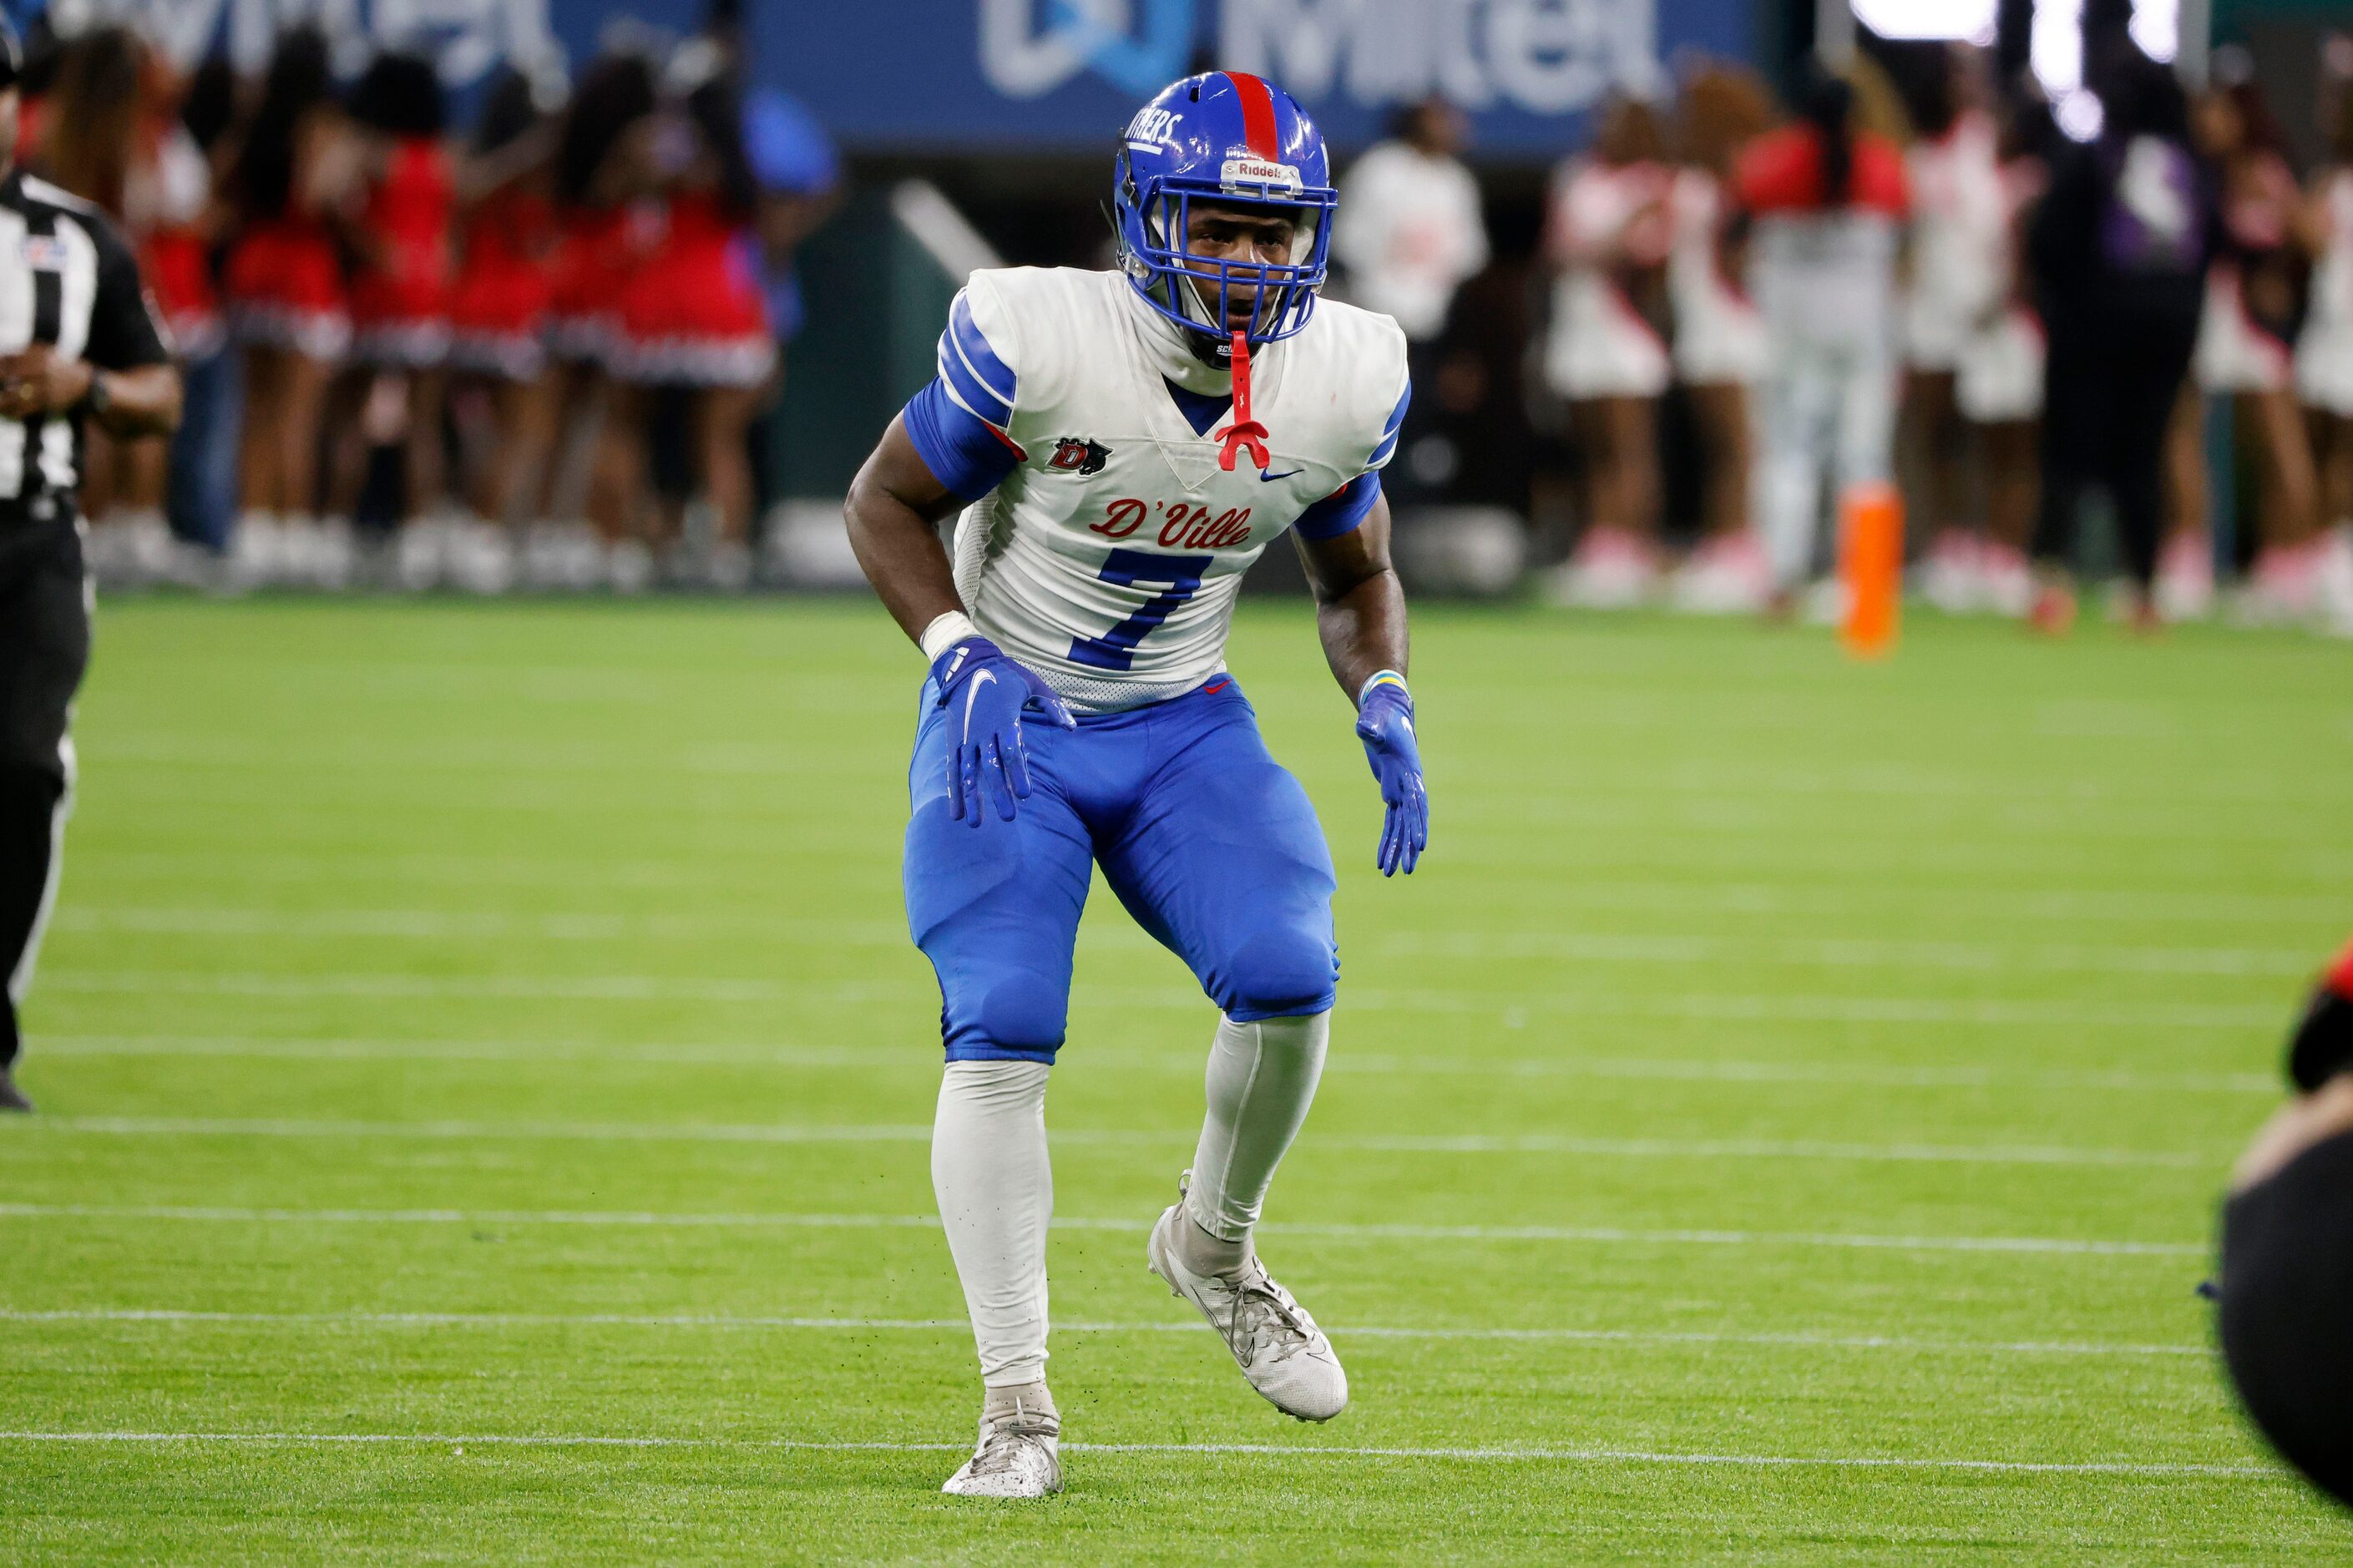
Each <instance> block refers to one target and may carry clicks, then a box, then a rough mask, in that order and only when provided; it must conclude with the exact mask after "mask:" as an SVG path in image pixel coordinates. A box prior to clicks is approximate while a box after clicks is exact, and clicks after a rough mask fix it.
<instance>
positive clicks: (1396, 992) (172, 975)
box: [42, 970, 2285, 1031]
mask: <svg viewBox="0 0 2353 1568" xmlns="http://www.w3.org/2000/svg"><path fill="white" fill-rule="evenodd" d="M42 985H43V987H44V988H45V989H46V990H47V991H49V992H52V993H54V992H60V991H63V992H73V993H79V994H100V995H121V994H135V995H174V996H240V997H286V998H296V997H311V996H370V997H386V998H431V997H448V998H473V999H493V1000H512V1001H575V1002H742V1003H757V1004H762V1005H791V1004H796V1003H797V1004H803V1005H807V1004H818V1005H874V1004H885V1005H889V1004H897V1005H906V1006H909V1007H925V1006H935V1005H936V1003H937V994H936V993H935V992H934V990H933V988H932V987H930V986H928V985H925V984H923V983H921V982H920V981H916V980H913V979H910V980H909V981H905V982H871V983H860V984H830V985H828V984H816V985H803V984H791V983H789V982H786V981H779V980H759V979H749V978H725V977H712V978H686V977H681V976H676V975H652V974H583V975H550V974H499V975H467V974H398V973H313V974H271V973H250V972H247V973H239V972H235V971H196V970H79V971H68V972H66V973H52V974H46V975H44V976H43V977H42ZM1072 1002H1073V1005H1077V1006H1080V1007H1090V1006H1093V1007H1120V1008H1155V1009H1178V1010H1183V1011H1187V1012H1194V1011H1204V1010H1206V1008H1207V1007H1208V1003H1207V1002H1205V1001H1204V1000H1203V998H1202V996H1201V994H1199V993H1198V991H1193V990H1189V989H1187V988H1183V987H1177V986H1171V987H1167V988H1166V989H1139V988H1114V987H1110V986H1095V985H1081V986H1080V987H1079V988H1078V989H1077V990H1076V992H1075V993H1074V994H1073V995H1072ZM1342 1005H1344V1006H1346V1007H1351V1008H1362V1009H1384V1010H1388V1011H1392V1012H1416V1013H1436V1014H1448V1015H1460V1014H1479V1015H1489V1016H1497V1015H1500V1016H1513V1015H1518V1016H1525V1015H1527V1014H1530V1013H1546V1014H1555V1013H1557V1014H1566V1015H1569V1016H1582V1017H1623V1018H1695V1019H1716V1020H1770V1019H1781V1020H1790V1021H1799V1022H1815V1023H1885V1024H1966V1025H1978V1026H1991V1025H2021V1026H2038V1027H2067V1028H2092V1027H2103V1026H2105V1027H2126V1028H2136V1029H2148V1028H2180V1029H2190V1028H2200V1029H2204V1028H2211V1029H2232V1030H2257V1029H2260V1030H2265V1031H2275V1030H2277V1029H2278V1028H2279V1027H2281V1026H2282V1019H2283V1017H2284V1016H2285V1015H2284V1012H2283V1009H2282V1008H2281V1007H2280V1006H2278V1005H2271V1004H2263V1005H2235V1006H2232V1005H2222V1006H2217V1005H2193V1004H2187V1003H2132V1002H2116V1003H2102V1002H2003V1001H1993V1000H1978V999H1972V998H1968V997H1938V996H1830V995H1786V994H1775V995H1758V994H1742V993H1732V994H1716V995H1708V994H1699V995H1676V996H1580V995H1575V994H1550V995H1547V994H1542V993H1530V992H1525V991H1501V992H1484V993H1482V992H1478V991H1463V990H1452V991H1436V990H1402V989H1384V988H1380V987H1355V988H1351V989H1350V990H1348V991H1346V992H1345V993H1344V994H1343V1000H1342Z"/></svg>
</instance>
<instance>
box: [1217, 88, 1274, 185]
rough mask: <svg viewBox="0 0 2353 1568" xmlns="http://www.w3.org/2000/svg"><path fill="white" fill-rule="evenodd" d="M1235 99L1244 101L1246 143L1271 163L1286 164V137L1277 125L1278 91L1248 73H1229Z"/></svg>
mask: <svg viewBox="0 0 2353 1568" xmlns="http://www.w3.org/2000/svg"><path fill="white" fill-rule="evenodd" d="M1226 79H1227V80H1228V81H1229V82H1232V83H1233V84H1234V96H1235V97H1236V98H1238V99H1240V100H1241V105H1242V140H1243V141H1245V142H1249V143H1250V151H1251V152H1253V153H1257V154H1258V155H1259V156H1260V157H1261V158H1263V159H1265V160H1266V161H1267V162H1268V163H1281V162H1282V133H1281V132H1278V131H1277V130H1276V129H1275V125H1274V92H1273V90H1272V89H1270V88H1269V87H1268V86H1267V85H1266V83H1264V82H1263V81H1261V80H1260V79H1258V78H1256V77H1254V76H1252V75H1250V72H1248V71H1228V72H1227V73H1226Z"/></svg>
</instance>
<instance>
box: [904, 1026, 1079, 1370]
mask: <svg viewBox="0 0 2353 1568" xmlns="http://www.w3.org/2000/svg"><path fill="white" fill-rule="evenodd" d="M1049 1070H1050V1069H1049V1068H1047V1066H1046V1064H1045V1063H1044V1062H1011V1061H1007V1062H950V1063H949V1064H948V1068H947V1072H946V1074H945V1075H944V1077H943V1078H942V1079H940V1107H939V1113H938V1115H937V1117H936V1118H935V1119H934V1121H933V1123H932V1191H933V1193H934V1194H935V1195H936V1196H937V1197H938V1199H939V1204H940V1223H941V1225H942V1226H944V1227H945V1229H946V1231H947V1233H948V1250H949V1251H950V1252H951V1253H953V1254H955V1266H956V1277H957V1278H958V1279H961V1280H963V1282H964V1300H965V1308H966V1309H967V1310H969V1311H970V1312H971V1314H972V1337H973V1342H974V1343H975V1344H976V1346H977V1348H978V1349H979V1352H980V1381H981V1383H982V1384H984V1385H985V1386H987V1387H990V1388H997V1387H1004V1386H1007V1385H1010V1384H1033V1383H1040V1382H1042V1381H1043V1380H1044V1378H1045V1376H1046V1226H1047V1223H1048V1221H1050V1219H1052V1217H1053V1214H1054V1173H1053V1170H1052V1167H1051V1165H1050V1163H1049V1162H1048V1160H1047V1155H1046V1075H1047V1072H1048V1071H1049Z"/></svg>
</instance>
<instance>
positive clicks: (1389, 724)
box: [1356, 676, 1430, 877]
mask: <svg viewBox="0 0 2353 1568" xmlns="http://www.w3.org/2000/svg"><path fill="white" fill-rule="evenodd" d="M1356 738H1357V739H1358V740H1360V741H1362V742H1365V760H1366V762H1368V763H1371V764H1372V765H1373V777H1374V778H1375V779H1377V780H1378V781H1379V783H1380V786H1381V804H1382V805H1385V806H1387V807H1388V811H1387V812H1386V813H1385V814H1384V816H1382V819H1381V847H1380V853H1379V854H1378V855H1377V857H1376V858H1375V861H1374V863H1375V864H1376V865H1377V866H1379V867H1380V868H1381V875H1382V876H1384V877H1394V876H1396V875H1397V874H1398V872H1399V871H1403V872H1405V873H1406V874H1407V875H1408V876H1411V875H1412V874H1413V868H1414V865H1415V863H1416V862H1417V861H1419V859H1420V858H1421V852H1422V851H1423V850H1424V849H1426V848H1428V847H1430V791H1429V790H1428V789H1427V788H1426V787H1424V785H1423V784H1422V782H1421V748H1420V747H1419V746H1417V745H1416V744H1415V743H1414V739H1413V694H1412V693H1411V692H1409V691H1408V690H1407V689H1405V682H1404V681H1402V680H1399V679H1397V678H1396V677H1395V676H1389V677H1386V678H1380V679H1377V684H1376V685H1374V686H1373V687H1372V688H1371V689H1369V690H1367V691H1366V693H1365V695H1364V699H1363V700H1362V702H1361V704H1360V705H1359V706H1358V708H1357V710H1356Z"/></svg>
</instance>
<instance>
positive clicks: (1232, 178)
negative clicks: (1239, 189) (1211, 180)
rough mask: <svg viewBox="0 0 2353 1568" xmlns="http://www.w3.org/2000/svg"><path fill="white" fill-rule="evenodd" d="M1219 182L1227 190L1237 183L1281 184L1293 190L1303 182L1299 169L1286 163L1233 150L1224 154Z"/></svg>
mask: <svg viewBox="0 0 2353 1568" xmlns="http://www.w3.org/2000/svg"><path fill="white" fill-rule="evenodd" d="M1218 178H1219V184H1223V185H1224V186H1225V187H1226V188H1227V189H1228V190H1231V189H1233V188H1234V187H1235V186H1237V185H1281V186H1282V187H1283V189H1285V190H1290V191H1295V190H1297V189H1299V187H1300V186H1301V184H1303V183H1304V182H1303V181H1302V180H1301V179H1300V177H1299V171H1298V170H1297V169H1294V168H1293V167H1292V166H1291V165H1290V164H1288V163H1269V162H1267V161H1266V160H1265V159H1264V158H1261V157H1260V156H1258V155H1257V154H1256V153H1244V152H1234V153H1227V154H1226V166H1225V170H1224V172H1223V173H1222V174H1219V177H1218Z"/></svg>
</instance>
